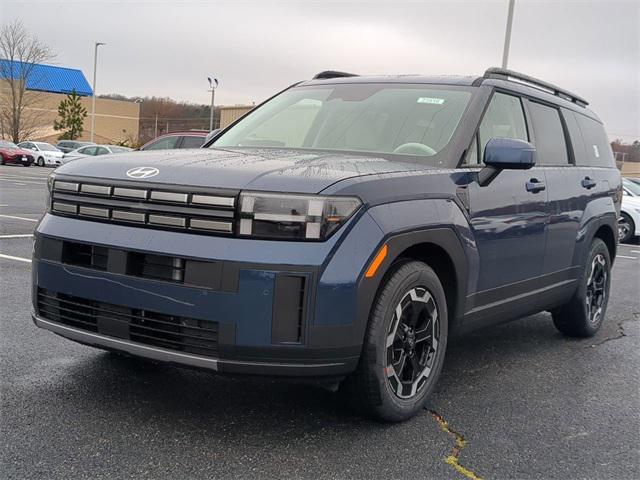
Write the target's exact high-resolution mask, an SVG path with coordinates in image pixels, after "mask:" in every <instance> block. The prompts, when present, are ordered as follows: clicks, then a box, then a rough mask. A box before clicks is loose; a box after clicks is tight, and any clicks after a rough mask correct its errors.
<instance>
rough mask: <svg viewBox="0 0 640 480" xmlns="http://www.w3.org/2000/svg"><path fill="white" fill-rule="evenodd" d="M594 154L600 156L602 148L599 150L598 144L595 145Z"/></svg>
mask: <svg viewBox="0 0 640 480" xmlns="http://www.w3.org/2000/svg"><path fill="white" fill-rule="evenodd" d="M593 154H594V155H595V156H596V158H600V150H598V146H597V145H593Z"/></svg>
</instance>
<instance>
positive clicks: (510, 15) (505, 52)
mask: <svg viewBox="0 0 640 480" xmlns="http://www.w3.org/2000/svg"><path fill="white" fill-rule="evenodd" d="M515 3H516V0H509V13H508V14H507V31H506V32H505V34H504V49H503V50H502V68H507V63H508V62H509V46H510V44H511V25H512V24H513V7H514V6H515Z"/></svg>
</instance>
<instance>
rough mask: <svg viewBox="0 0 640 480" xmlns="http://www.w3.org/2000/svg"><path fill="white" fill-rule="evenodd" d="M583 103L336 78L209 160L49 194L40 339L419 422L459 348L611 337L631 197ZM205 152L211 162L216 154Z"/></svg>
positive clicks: (93, 173) (518, 90)
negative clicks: (527, 334)
mask: <svg viewBox="0 0 640 480" xmlns="http://www.w3.org/2000/svg"><path fill="white" fill-rule="evenodd" d="M586 105H587V102H586V101H585V100H583V99H582V98H580V97H578V96H576V95H574V94H572V93H570V92H568V91H565V90H563V89H560V88H558V87H556V86H553V85H551V84H548V83H545V82H542V81H539V80H536V79H533V78H530V77H527V76H525V75H522V74H518V73H516V72H512V71H508V70H502V69H496V68H492V69H489V70H487V72H486V73H485V74H484V76H481V77H450V76H445V77H413V76H411V77H407V76H392V77H362V76H356V75H350V74H345V73H340V72H323V73H321V74H318V75H317V76H316V77H314V79H313V80H311V81H306V82H301V83H298V84H295V85H293V86H291V87H290V88H288V89H286V90H284V91H283V92H281V93H280V94H278V95H276V96H275V97H273V98H272V99H270V100H268V101H267V102H265V103H263V104H262V105H260V106H259V107H258V108H256V109H254V110H253V111H252V112H251V113H249V114H248V115H247V116H245V117H243V118H241V119H240V120H238V121H236V122H235V123H234V124H232V125H230V126H229V127H227V128H226V129H224V130H223V131H222V132H220V134H219V135H217V136H216V137H215V138H214V139H213V140H212V141H210V143H208V144H206V145H205V148H204V149H200V150H191V151H183V152H176V151H165V152H163V151H155V152H137V153H135V154H130V155H129V154H121V155H117V156H112V157H110V156H105V157H100V158H96V159H95V160H94V161H93V162H91V163H90V164H88V163H84V162H72V163H69V164H65V165H63V166H62V167H59V168H58V170H57V171H56V172H55V173H54V174H52V176H50V179H49V186H50V191H51V198H50V204H49V209H48V211H47V212H46V214H45V215H44V217H43V218H42V220H41V221H40V223H39V225H38V227H37V232H36V240H35V242H36V243H35V250H34V259H33V309H34V310H33V317H34V320H35V323H36V325H38V326H39V327H42V328H45V329H47V330H51V331H53V332H55V333H57V334H59V335H62V336H64V337H67V338H69V339H71V340H75V341H77V342H80V343H84V344H87V345H92V346H96V347H99V348H103V349H109V350H114V351H117V352H124V353H126V354H130V355H137V356H141V357H147V358H150V359H153V360H159V361H165V362H171V363H174V364H181V365H188V366H191V367H200V368H205V369H210V370H215V371H218V372H225V373H243V374H254V375H276V376H288V377H307V378H309V377H312V378H315V379H320V380H322V381H324V382H331V386H332V387H338V386H339V388H340V390H341V391H344V392H348V393H349V398H352V399H354V405H355V406H357V407H358V408H359V409H361V410H362V411H364V412H367V413H368V414H370V415H373V416H374V417H377V418H381V419H384V420H387V421H400V420H404V419H407V418H409V417H410V416H411V415H413V414H415V413H416V412H417V411H418V410H419V409H420V408H422V406H423V405H424V403H425V399H426V397H427V396H428V395H429V393H430V392H431V391H432V390H433V388H434V385H435V383H436V380H437V378H438V375H439V374H440V370H441V368H442V364H443V360H444V356H445V350H446V347H447V340H448V338H449V336H450V335H451V334H453V333H454V332H455V333H460V332H467V331H470V330H472V329H475V328H478V327H480V326H485V325H489V324H496V323H500V322H505V321H508V320H513V319H516V318H518V317H522V316H525V315H529V314H533V313H536V312H540V311H543V310H548V311H550V312H551V316H552V318H553V322H554V323H555V325H556V327H557V328H558V329H559V330H560V331H561V332H562V333H563V334H565V335H568V336H577V337H588V336H591V335H594V334H595V333H596V332H597V331H598V329H599V328H600V326H601V324H602V322H603V320H604V317H605V312H606V309H607V302H608V300H609V284H610V280H611V266H612V263H613V260H614V257H615V255H616V243H617V234H618V233H617V232H618V229H617V219H618V215H619V208H620V199H621V190H620V174H619V172H618V170H617V169H616V167H615V164H614V160H613V155H612V152H611V149H610V147H609V143H608V140H607V136H606V135H605V132H604V128H603V126H602V123H601V122H600V121H599V120H598V117H597V116H596V115H595V114H594V113H593V112H591V111H590V110H588V109H587V108H586ZM207 147H208V149H207Z"/></svg>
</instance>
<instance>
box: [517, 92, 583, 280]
mask: <svg viewBox="0 0 640 480" xmlns="http://www.w3.org/2000/svg"><path fill="white" fill-rule="evenodd" d="M526 107H527V111H528V114H529V119H530V124H531V126H532V143H533V144H534V145H535V147H536V159H537V160H536V164H537V165H538V166H539V167H540V168H541V169H543V170H545V177H546V179H547V199H548V210H549V220H548V225H547V231H546V249H545V255H544V262H543V268H542V279H541V285H540V286H541V287H548V286H551V285H556V284H559V283H562V282H568V281H570V280H571V279H572V278H574V277H575V273H576V272H575V271H572V270H571V269H572V267H573V266H574V261H573V254H574V250H575V246H576V241H577V237H578V232H579V230H580V224H581V220H582V217H583V214H584V210H585V206H586V203H587V198H588V194H589V189H587V188H584V187H583V186H582V183H581V182H582V181H583V180H585V179H586V181H589V179H590V178H591V176H592V174H591V170H590V168H589V167H587V166H585V165H576V158H581V157H582V156H583V154H584V152H583V148H584V147H583V145H582V141H581V139H579V141H571V140H572V136H571V135H570V133H569V128H568V127H569V126H571V130H574V127H575V125H574V123H575V120H574V119H573V117H571V116H570V115H567V113H570V112H568V111H565V112H562V111H561V110H560V108H558V107H557V106H555V105H551V104H546V103H542V102H539V101H537V100H528V101H527V102H526Z"/></svg>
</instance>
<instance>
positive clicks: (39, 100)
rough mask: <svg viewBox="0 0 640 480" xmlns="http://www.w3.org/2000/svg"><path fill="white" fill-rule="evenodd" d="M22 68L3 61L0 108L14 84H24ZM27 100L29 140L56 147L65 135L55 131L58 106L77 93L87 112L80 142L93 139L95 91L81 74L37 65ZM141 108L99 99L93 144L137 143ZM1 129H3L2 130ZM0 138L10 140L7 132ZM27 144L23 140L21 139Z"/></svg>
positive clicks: (29, 80) (29, 78)
mask: <svg viewBox="0 0 640 480" xmlns="http://www.w3.org/2000/svg"><path fill="white" fill-rule="evenodd" d="M20 69H21V64H20V63H19V62H11V61H9V60H2V59H0V100H2V101H0V104H1V105H3V107H2V108H6V107H5V106H4V105H6V99H7V98H8V92H9V87H10V82H11V81H22V80H23V78H22V77H24V75H21V74H20V71H21V70H20ZM26 77H27V78H26V92H25V96H26V95H28V96H29V102H28V106H27V108H26V109H25V113H24V115H25V116H26V117H29V119H30V120H31V121H32V122H35V127H34V133H33V135H31V138H30V140H41V141H46V142H52V143H55V142H56V141H57V139H58V137H59V136H60V135H61V134H62V132H59V131H56V130H54V129H53V122H54V121H55V120H56V118H58V105H59V104H60V101H61V100H63V99H64V98H65V97H66V95H67V94H69V93H71V92H72V91H74V90H75V91H76V93H77V94H78V95H80V96H81V97H82V98H81V101H82V105H83V106H84V107H85V108H86V109H87V117H86V118H85V120H84V131H83V133H82V136H81V138H80V140H89V139H90V136H91V95H92V94H93V91H92V89H91V86H90V85H89V82H87V79H86V78H85V76H84V74H83V73H82V71H80V70H78V69H74V68H66V67H59V66H54V65H43V64H35V65H33V67H32V69H31V70H30V72H29V74H28V75H27V76H26ZM139 118H140V105H139V104H138V103H135V102H131V101H124V100H113V99H108V98H96V121H95V124H96V126H95V128H96V130H95V134H94V141H95V142H96V143H108V144H112V143H121V142H125V143H129V144H133V143H136V142H137V140H138V124H139ZM0 128H2V126H0ZM3 130H4V129H3ZM0 136H1V137H3V138H8V132H7V131H0ZM21 140H24V139H21Z"/></svg>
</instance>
